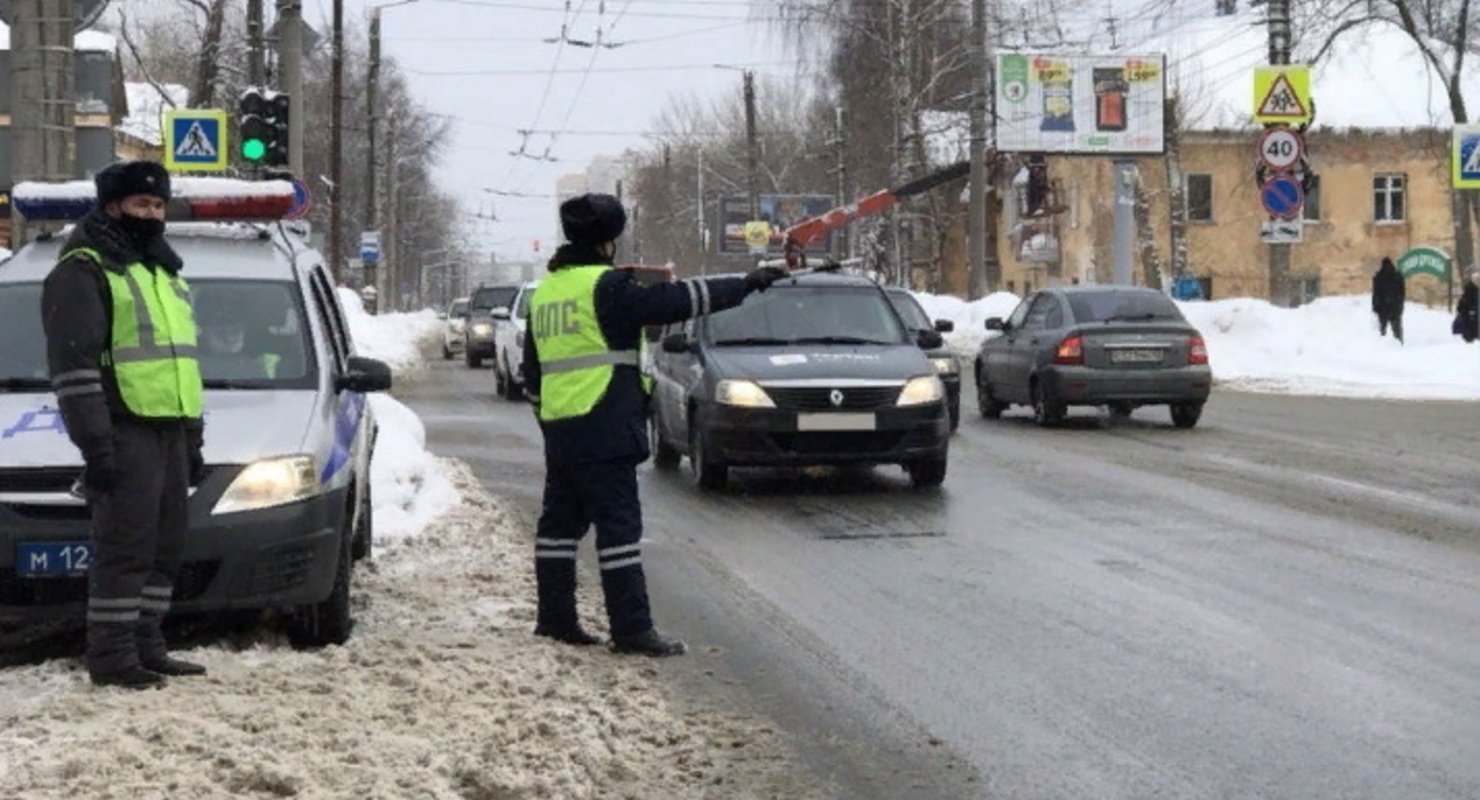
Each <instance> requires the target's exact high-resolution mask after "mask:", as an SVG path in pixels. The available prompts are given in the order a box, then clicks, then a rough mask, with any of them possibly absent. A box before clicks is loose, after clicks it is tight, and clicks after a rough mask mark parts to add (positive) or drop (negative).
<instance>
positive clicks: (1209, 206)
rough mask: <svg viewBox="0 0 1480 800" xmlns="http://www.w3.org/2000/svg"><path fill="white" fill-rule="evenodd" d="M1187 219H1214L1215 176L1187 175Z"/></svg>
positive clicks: (1196, 220)
mask: <svg viewBox="0 0 1480 800" xmlns="http://www.w3.org/2000/svg"><path fill="white" fill-rule="evenodd" d="M1187 219H1188V220H1189V221H1191V222H1212V221H1213V176H1212V175H1188V176H1187Z"/></svg>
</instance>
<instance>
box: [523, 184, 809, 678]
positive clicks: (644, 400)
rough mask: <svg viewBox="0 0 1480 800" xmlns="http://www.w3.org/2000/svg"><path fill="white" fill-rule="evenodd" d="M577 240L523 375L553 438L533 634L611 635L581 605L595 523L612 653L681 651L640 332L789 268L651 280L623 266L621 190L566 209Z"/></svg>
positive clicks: (553, 271)
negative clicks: (659, 531) (647, 470)
mask: <svg viewBox="0 0 1480 800" xmlns="http://www.w3.org/2000/svg"><path fill="white" fill-rule="evenodd" d="M560 223H561V227H562V228H563V230H564V233H565V238H566V239H567V240H568V243H567V244H565V245H564V246H562V247H561V248H560V249H559V250H557V251H556V253H555V256H554V258H552V259H551V261H550V276H549V277H548V278H546V279H545V280H544V281H543V282H541V283H540V286H539V288H538V289H537V290H536V291H535V293H534V297H533V299H532V300H531V301H530V305H529V328H528V330H529V334H528V335H527V336H526V337H525V340H524V385H525V386H526V387H528V389H527V391H528V392H529V394H530V399H531V400H532V401H533V402H534V404H535V406H536V409H537V413H538V415H539V420H540V427H541V428H542V429H543V430H544V436H545V497H544V510H543V512H542V514H541V515H540V521H539V527H538V530H537V533H536V539H535V553H534V555H535V577H536V578H537V580H538V584H539V619H538V623H537V626H536V628H535V634H536V635H539V636H545V637H549V638H551V639H555V640H557V641H561V642H566V643H568V644H575V645H591V644H598V643H599V642H600V640H599V639H597V638H596V637H595V636H592V635H591V634H589V633H587V632H586V631H585V630H584V629H583V628H582V627H581V624H580V621H579V619H578V618H577V615H576V548H577V545H578V544H579V543H580V541H581V538H582V537H583V536H585V534H586V529H587V528H589V527H591V526H592V525H595V526H596V555H597V559H598V561H599V562H600V567H601V588H602V591H603V594H604V595H605V598H606V613H607V620H608V622H609V624H610V630H611V636H612V649H614V650H616V651H617V652H620V653H637V654H642V655H649V656H672V655H679V654H681V653H683V652H684V649H685V648H684V645H683V643H682V642H680V641H677V640H675V639H670V638H667V637H665V636H663V635H661V634H659V633H658V631H657V630H656V629H655V628H654V626H653V619H652V614H651V611H650V610H649V607H648V595H647V584H646V581H645V579H644V577H643V568H642V544H641V541H642V507H641V506H640V505H639V502H638V496H637V465H638V464H640V463H642V462H643V461H645V460H646V459H647V458H648V455H649V447H650V443H649V442H648V440H647V439H648V437H647V425H646V417H645V415H646V413H647V408H648V393H649V391H650V387H649V385H648V381H647V380H646V379H645V377H644V376H643V374H642V371H641V353H640V350H639V348H640V347H641V344H640V342H641V338H642V331H643V328H644V327H645V326H648V325H667V324H671V323H674V322H681V321H683V320H686V319H689V318H691V317H697V316H700V315H703V314H708V313H710V312H714V311H722V310H724V309H726V308H730V307H731V306H736V305H739V304H740V302H741V301H742V300H744V299H745V297H746V295H748V294H749V293H750V292H752V291H761V290H764V289H765V288H766V287H768V286H770V285H771V283H773V282H774V281H776V280H778V279H779V278H782V277H784V276H785V275H786V272H785V271H784V270H780V269H775V268H762V269H757V270H756V271H754V272H752V273H750V274H749V275H747V276H745V277H724V278H707V279H704V278H696V279H690V280H686V281H680V282H677V283H662V284H657V285H653V286H642V285H639V284H638V282H637V281H636V280H635V278H634V276H633V275H632V274H631V272H628V271H624V270H618V269H613V268H612V261H613V258H614V257H615V254H616V240H617V237H619V236H621V235H622V231H623V230H624V229H625V228H626V226H627V214H626V212H625V211H624V210H623V208H622V204H621V203H620V202H619V201H618V200H617V198H615V197H612V196H611V195H605V194H588V195H582V196H580V197H576V198H573V199H571V200H568V201H566V202H565V203H563V204H562V205H561V206H560Z"/></svg>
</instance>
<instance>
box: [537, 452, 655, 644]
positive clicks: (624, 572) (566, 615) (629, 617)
mask: <svg viewBox="0 0 1480 800" xmlns="http://www.w3.org/2000/svg"><path fill="white" fill-rule="evenodd" d="M593 524H594V525H595V526H596V556H597V560H598V561H599V562H600V565H601V588H602V592H603V593H604V595H605V597H606V614H607V618H608V620H609V622H610V624H611V634H612V636H613V637H615V638H622V637H628V636H636V635H638V634H642V633H646V632H647V631H649V630H651V629H652V627H653V617H652V611H651V609H650V608H649V606H648V596H647V581H646V579H645V578H644V576H643V572H642V545H641V544H640V542H641V540H642V506H641V505H640V503H639V500H638V497H637V464H636V463H635V460H634V459H632V458H623V459H617V460H612V461H589V462H562V461H551V460H547V463H546V467H545V499H544V510H543V511H542V512H541V514H540V522H539V527H538V528H537V530H536V533H535V537H536V538H535V547H534V558H535V561H534V572H535V578H536V580H537V581H538V583H539V625H540V626H541V627H550V628H555V629H558V630H559V629H568V628H570V627H574V626H575V625H576V622H577V616H576V548H577V546H578V545H579V544H580V541H581V538H582V537H584V536H585V535H586V529H587V528H589V527H590V526H591V525H593Z"/></svg>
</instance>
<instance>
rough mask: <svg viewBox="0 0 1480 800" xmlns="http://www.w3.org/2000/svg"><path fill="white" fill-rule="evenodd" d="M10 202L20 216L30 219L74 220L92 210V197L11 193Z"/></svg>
mask: <svg viewBox="0 0 1480 800" xmlns="http://www.w3.org/2000/svg"><path fill="white" fill-rule="evenodd" d="M11 202H13V203H15V210H16V211H17V212H19V213H20V215H21V216H23V217H25V218H26V219H29V220H32V221H42V220H46V221H55V222H74V221H76V220H79V219H82V218H83V217H85V216H87V212H89V211H91V210H92V207H93V203H94V202H96V201H95V200H94V199H93V198H91V197H87V198H82V197H76V198H61V197H22V196H20V195H13V196H12V197H11Z"/></svg>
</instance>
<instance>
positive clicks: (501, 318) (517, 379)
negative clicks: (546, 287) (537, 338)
mask: <svg viewBox="0 0 1480 800" xmlns="http://www.w3.org/2000/svg"><path fill="white" fill-rule="evenodd" d="M539 285H540V284H539V281H530V282H529V283H525V284H522V285H520V287H519V292H518V293H517V294H515V295H514V302H513V303H511V304H510V308H511V309H512V311H511V312H510V313H508V314H494V329H493V377H494V385H495V390H496V391H497V392H498V394H499V396H500V397H503V398H506V399H508V400H516V401H517V400H523V399H524V372H523V370H524V335H525V330H526V328H527V326H528V322H529V301H530V299H531V298H532V297H534V290H535V289H536V288H537V287H539Z"/></svg>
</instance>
